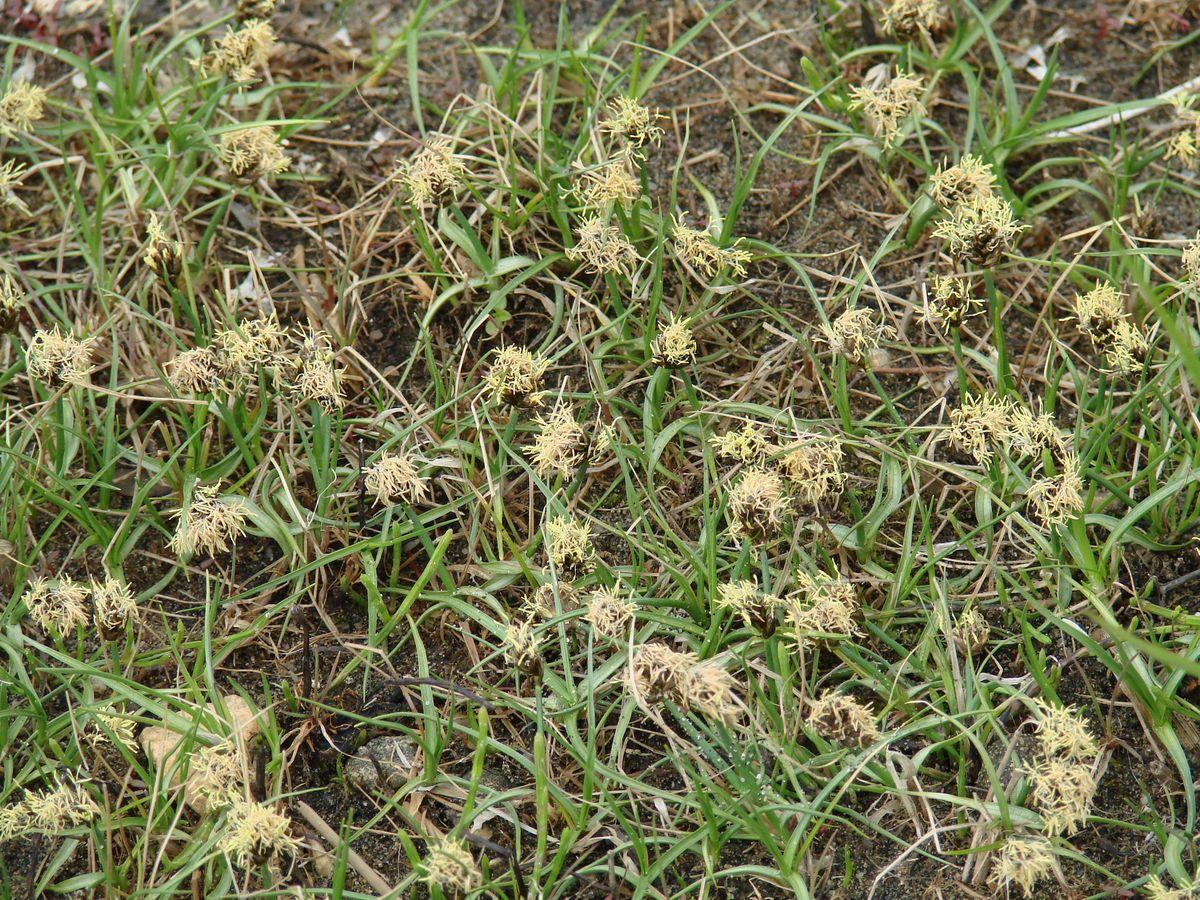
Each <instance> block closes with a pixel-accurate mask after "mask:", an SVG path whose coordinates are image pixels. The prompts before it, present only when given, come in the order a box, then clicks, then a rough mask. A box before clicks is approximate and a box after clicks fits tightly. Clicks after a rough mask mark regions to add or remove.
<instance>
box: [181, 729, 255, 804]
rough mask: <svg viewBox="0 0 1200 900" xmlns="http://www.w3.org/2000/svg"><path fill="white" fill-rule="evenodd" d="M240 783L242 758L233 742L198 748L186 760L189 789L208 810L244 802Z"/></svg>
mask: <svg viewBox="0 0 1200 900" xmlns="http://www.w3.org/2000/svg"><path fill="white" fill-rule="evenodd" d="M243 779H244V772H243V765H242V754H241V753H239V752H238V750H237V747H235V746H234V743H233V741H232V740H228V739H226V740H224V741H221V742H219V743H217V744H214V745H212V746H211V747H199V748H198V749H195V750H193V751H192V752H191V754H190V755H189V756H188V758H187V786H188V789H189V790H191V791H193V792H194V793H195V795H196V796H197V797H198V798H201V799H202V800H203V801H204V802H205V804H206V805H207V806H212V807H223V806H230V805H232V804H233V803H236V802H237V801H239V800H244V799H245V797H244V794H245V788H244V787H243V784H242V782H243ZM193 805H194V804H193Z"/></svg>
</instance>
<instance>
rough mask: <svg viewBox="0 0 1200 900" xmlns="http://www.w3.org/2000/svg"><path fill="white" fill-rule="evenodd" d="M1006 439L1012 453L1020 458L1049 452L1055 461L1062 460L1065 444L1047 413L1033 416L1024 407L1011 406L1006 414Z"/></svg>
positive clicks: (1064, 453)
mask: <svg viewBox="0 0 1200 900" xmlns="http://www.w3.org/2000/svg"><path fill="white" fill-rule="evenodd" d="M1008 438H1009V444H1010V446H1011V447H1012V450H1013V452H1015V453H1018V454H1020V455H1021V456H1034V457H1036V456H1040V455H1041V453H1042V452H1043V451H1045V450H1049V451H1050V452H1051V453H1052V454H1053V455H1054V458H1055V459H1060V460H1061V459H1063V458H1064V457H1065V456H1066V453H1067V442H1066V441H1065V440H1064V439H1063V436H1062V434H1061V433H1060V432H1059V430H1058V426H1057V425H1055V424H1054V417H1053V416H1051V415H1050V414H1049V413H1042V414H1041V415H1034V414H1033V413H1032V412H1030V411H1029V410H1028V409H1026V408H1025V407H1024V406H1020V405H1018V404H1015V403H1014V404H1012V405H1010V407H1009V413H1008Z"/></svg>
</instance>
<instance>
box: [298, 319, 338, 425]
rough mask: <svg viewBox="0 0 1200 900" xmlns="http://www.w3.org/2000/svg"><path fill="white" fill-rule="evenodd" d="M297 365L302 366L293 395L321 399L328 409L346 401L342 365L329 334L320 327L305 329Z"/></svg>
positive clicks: (326, 409) (315, 400)
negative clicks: (338, 362) (343, 389)
mask: <svg viewBox="0 0 1200 900" xmlns="http://www.w3.org/2000/svg"><path fill="white" fill-rule="evenodd" d="M293 365H294V368H296V369H297V370H298V371H297V373H296V375H295V381H294V382H293V383H292V384H291V385H290V388H291V393H292V395H293V396H295V397H297V398H299V399H300V400H302V401H311V402H313V403H318V404H320V406H321V407H322V408H323V409H324V410H325V411H326V412H332V411H333V410H335V409H341V408H342V407H343V406H345V405H346V398H345V396H344V395H343V394H342V368H341V366H339V365H338V364H337V356H336V354H335V353H334V352H333V344H332V342H331V341H330V340H329V335H328V334H326V333H325V332H324V331H317V330H316V329H309V330H307V331H305V332H303V333H302V334H301V336H300V346H299V348H298V350H297V352H296V358H295V360H294V362H293Z"/></svg>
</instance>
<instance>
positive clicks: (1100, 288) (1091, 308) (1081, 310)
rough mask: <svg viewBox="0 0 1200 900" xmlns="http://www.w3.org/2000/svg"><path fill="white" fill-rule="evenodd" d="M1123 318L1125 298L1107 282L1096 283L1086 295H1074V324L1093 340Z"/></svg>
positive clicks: (1124, 314) (1108, 330) (1124, 315)
mask: <svg viewBox="0 0 1200 900" xmlns="http://www.w3.org/2000/svg"><path fill="white" fill-rule="evenodd" d="M1125 317H1126V312H1125V298H1124V297H1122V296H1121V292H1120V291H1118V290H1117V289H1116V288H1115V287H1113V286H1112V285H1111V284H1109V283H1108V282H1096V286H1095V287H1094V288H1092V289H1091V290H1090V291H1088V292H1087V293H1086V294H1076V295H1075V324H1076V325H1077V326H1078V328H1079V330H1080V331H1082V332H1083V333H1084V334H1086V335H1088V336H1089V337H1091V338H1092V339H1093V340H1097V339H1098V336H1102V335H1105V334H1107V333H1108V332H1110V331H1111V330H1112V329H1113V328H1114V327H1115V326H1116V324H1117V323H1118V322H1120V321H1122V320H1124V319H1125Z"/></svg>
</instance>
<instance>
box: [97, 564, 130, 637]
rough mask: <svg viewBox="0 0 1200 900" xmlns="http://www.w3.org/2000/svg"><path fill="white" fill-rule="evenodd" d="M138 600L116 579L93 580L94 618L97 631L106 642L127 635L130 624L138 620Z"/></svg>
mask: <svg viewBox="0 0 1200 900" xmlns="http://www.w3.org/2000/svg"><path fill="white" fill-rule="evenodd" d="M138 615H139V610H138V605H137V600H136V599H135V598H134V596H133V592H132V591H131V590H129V587H128V586H127V585H124V584H122V583H121V582H119V581H117V580H116V579H115V578H106V579H104V580H103V581H96V580H94V579H93V580H92V617H93V620H94V621H95V624H96V630H97V631H99V632H100V635H101V636H102V637H103V638H105V639H106V640H115V639H116V638H117V637H118V636H119V635H122V634H124V633H125V625H126V623H128V622H136V621H137V620H138Z"/></svg>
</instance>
